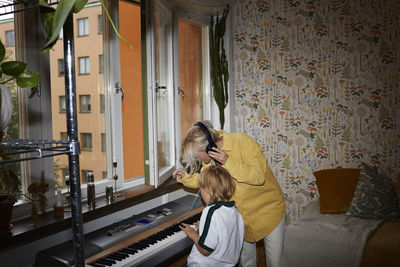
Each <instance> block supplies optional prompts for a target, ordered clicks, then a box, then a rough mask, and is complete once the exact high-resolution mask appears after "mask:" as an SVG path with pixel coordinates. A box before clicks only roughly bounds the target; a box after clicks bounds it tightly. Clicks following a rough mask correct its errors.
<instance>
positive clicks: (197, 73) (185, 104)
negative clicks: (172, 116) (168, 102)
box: [178, 19, 203, 138]
mask: <svg viewBox="0 0 400 267" xmlns="http://www.w3.org/2000/svg"><path fill="white" fill-rule="evenodd" d="M178 35H179V78H180V88H181V89H182V90H184V92H185V97H184V98H183V97H182V96H181V136H182V138H183V137H184V136H186V132H187V130H188V129H189V128H190V127H192V126H193V124H194V123H195V122H196V121H200V120H202V106H203V105H202V97H201V96H202V94H203V93H202V92H203V88H202V86H203V83H202V77H203V74H202V66H203V64H202V49H201V48H202V38H201V26H197V25H194V24H191V23H190V22H187V21H184V20H181V19H180V20H179V22H178ZM188 111H190V112H188Z"/></svg>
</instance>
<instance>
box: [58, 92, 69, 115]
mask: <svg viewBox="0 0 400 267" xmlns="http://www.w3.org/2000/svg"><path fill="white" fill-rule="evenodd" d="M58 99H59V107H60V108H59V112H60V113H65V112H66V110H67V106H66V103H65V95H60V96H59V97H58Z"/></svg>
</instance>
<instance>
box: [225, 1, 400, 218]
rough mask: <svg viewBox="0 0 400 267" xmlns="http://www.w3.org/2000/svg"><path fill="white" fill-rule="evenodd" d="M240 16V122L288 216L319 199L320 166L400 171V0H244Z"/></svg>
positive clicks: (236, 51) (236, 15) (237, 7)
mask: <svg viewBox="0 0 400 267" xmlns="http://www.w3.org/2000/svg"><path fill="white" fill-rule="evenodd" d="M232 16H233V29H234V36H233V38H234V40H233V44H234V48H233V55H234V62H233V64H234V75H232V76H233V79H234V80H233V84H234V91H235V101H236V110H235V113H236V114H235V115H236V116H235V118H236V122H235V123H236V125H237V129H238V131H242V132H245V133H247V134H249V135H250V136H252V137H253V138H255V139H256V140H257V141H258V142H259V143H260V144H261V147H262V149H263V151H264V153H265V155H266V157H267V159H268V162H269V165H270V167H271V168H272V169H273V172H274V173H275V176H276V177H277V179H278V181H279V182H280V184H281V187H282V190H283V192H284V194H285V197H286V204H287V213H288V214H287V215H288V218H289V222H290V221H293V220H295V219H296V218H298V216H299V215H300V211H301V207H303V206H305V205H306V204H307V203H308V202H309V201H311V200H313V199H315V198H317V197H318V193H317V191H316V183H315V177H314V176H313V172H314V171H316V170H320V169H326V168H333V167H358V166H360V161H361V160H363V161H366V162H369V163H372V164H375V165H380V166H382V167H383V168H384V169H385V170H386V171H388V172H389V173H392V174H394V175H396V176H399V177H400V145H399V141H400V134H399V132H400V131H399V127H400V125H399V123H400V114H399V112H398V110H399V109H400V91H399V90H400V89H399V83H400V77H399V76H400V73H399V71H400V62H399V60H400V2H399V1H398V0H371V1H367V0H357V1H354V0H270V1H261V0H259V1H251V0H235V1H234V4H233V12H232ZM231 64H232V63H231Z"/></svg>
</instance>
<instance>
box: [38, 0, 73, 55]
mask: <svg viewBox="0 0 400 267" xmlns="http://www.w3.org/2000/svg"><path fill="white" fill-rule="evenodd" d="M76 1H78V0H60V1H59V2H58V6H57V8H56V12H55V13H54V17H53V25H52V26H53V27H52V33H51V36H50V38H49V39H48V40H47V43H46V44H45V46H44V48H43V50H44V49H48V48H50V47H51V45H52V44H54V41H57V39H58V36H59V35H60V31H61V29H62V27H63V26H64V23H65V21H66V20H67V17H68V15H69V14H70V13H71V11H72V9H73V7H74V5H75V3H76Z"/></svg>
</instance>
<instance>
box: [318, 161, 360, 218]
mask: <svg viewBox="0 0 400 267" xmlns="http://www.w3.org/2000/svg"><path fill="white" fill-rule="evenodd" d="M360 171H361V170H360V169H349V168H343V169H326V170H320V171H316V172H314V176H315V178H316V181H317V187H318V192H319V202H320V212H321V213H341V212H346V211H347V209H348V208H349V206H350V203H351V201H352V199H353V195H354V191H355V190H356V186H357V182H358V178H359V177H360Z"/></svg>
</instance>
